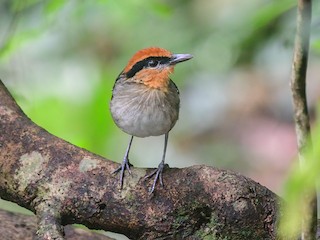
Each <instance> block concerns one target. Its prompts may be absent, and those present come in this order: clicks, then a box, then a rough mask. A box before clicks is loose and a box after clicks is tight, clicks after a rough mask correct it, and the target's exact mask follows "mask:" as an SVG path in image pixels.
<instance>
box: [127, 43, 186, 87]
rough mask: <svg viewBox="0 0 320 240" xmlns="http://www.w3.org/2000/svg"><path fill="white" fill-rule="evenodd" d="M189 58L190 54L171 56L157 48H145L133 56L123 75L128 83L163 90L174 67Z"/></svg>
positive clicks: (164, 50)
mask: <svg viewBox="0 0 320 240" xmlns="http://www.w3.org/2000/svg"><path fill="white" fill-rule="evenodd" d="M191 58H192V55H190V54H173V53H171V52H170V51H168V50H166V49H163V48H159V47H150V48H145V49H142V50H140V51H138V52H136V53H135V54H134V55H133V57H132V58H131V59H130V60H129V62H128V64H127V66H126V67H125V68H124V70H123V74H124V75H125V77H126V79H128V80H129V81H133V82H137V83H142V84H144V85H146V86H147V87H150V88H158V89H163V90H165V89H166V88H167V86H168V83H169V80H170V78H169V75H170V74H171V73H172V72H173V70H174V66H175V65H176V64H177V63H180V62H184V61H187V60H189V59H191Z"/></svg>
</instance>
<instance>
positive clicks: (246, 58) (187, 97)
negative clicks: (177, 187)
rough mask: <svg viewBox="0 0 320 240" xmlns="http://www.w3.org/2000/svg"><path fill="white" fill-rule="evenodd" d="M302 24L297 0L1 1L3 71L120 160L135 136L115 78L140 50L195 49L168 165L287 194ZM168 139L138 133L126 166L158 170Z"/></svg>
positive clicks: (59, 125)
mask: <svg viewBox="0 0 320 240" xmlns="http://www.w3.org/2000/svg"><path fill="white" fill-rule="evenodd" d="M319 10H320V5H319V3H318V2H315V4H314V12H319ZM295 23H296V1H292V0H256V1H252V0H243V1H241V2H240V1H236V0H224V1H222V0H197V1H195V0H185V1H182V0H177V1H169V0H167V1H160V0H157V1H146V0H131V1H115V0H92V1H76V0H69V1H66V0H46V1H44V0H42V1H40V0H24V1H23V0H1V1H0V29H1V31H0V78H1V79H2V81H3V82H4V83H5V85H6V86H7V87H8V88H9V90H10V91H11V93H12V94H13V95H14V97H15V99H16V100H17V102H18V103H19V105H20V106H21V107H22V109H23V110H24V112H25V113H26V114H27V115H28V116H29V117H30V118H31V119H32V120H33V121H34V122H36V123H37V124H38V125H40V126H42V127H43V128H45V129H46V130H48V131H49V132H51V133H52V134H54V135H56V136H58V137H61V138H63V139H65V140H67V141H69V142H71V143H73V144H75V145H77V146H80V147H83V148H86V149H88V150H90V151H92V152H94V153H97V154H99V155H102V156H104V157H106V158H108V159H111V160H114V161H118V162H120V161H121V160H122V157H123V155H124V152H125V149H126V146H127V143H128V141H129V136H128V135H126V134H125V133H123V132H122V131H121V130H120V129H118V128H117V127H116V126H115V124H114V123H113V121H112V118H111V115H110V112H109V109H108V104H109V100H110V97H111V90H112V86H113V84H114V81H115V79H116V77H117V76H118V74H119V73H120V72H121V71H122V69H123V68H124V66H125V65H126V63H127V61H128V60H129V58H131V56H132V55H133V54H134V53H135V52H136V51H137V50H139V49H141V48H145V47H149V46H159V47H163V48H166V49H169V50H171V51H172V52H174V53H190V54H192V55H193V56H194V58H193V59H192V60H191V61H188V62H186V63H184V64H181V65H179V66H177V67H176V70H175V73H174V74H173V75H172V79H173V80H174V81H175V83H176V84H177V86H178V87H179V89H180V93H181V111H180V119H179V121H178V122H177V124H176V126H175V127H174V128H173V130H172V131H171V135H170V138H169V146H168V152H167V158H166V162H167V163H168V164H169V165H170V166H171V167H187V166H191V165H194V164H206V165H210V166H215V167H219V168H224V169H230V170H233V171H237V172H240V173H242V174H244V175H246V176H248V177H251V178H252V179H254V180H255V181H257V182H260V183H261V184H262V185H264V186H266V187H268V188H269V189H271V190H272V191H274V192H276V193H278V194H281V192H282V186H283V182H284V180H285V179H286V177H287V175H288V173H289V170H290V166H291V164H292V162H293V161H294V159H295V157H296V153H297V149H296V139H295V132H294V125H293V121H292V104H291V94H290V89H289V81H290V73H291V72H290V71H291V60H292V49H293V42H294V34H295ZM319 23H320V21H319V18H318V16H315V17H314V19H313V24H312V27H311V29H312V33H311V34H312V39H311V52H310V62H309V69H308V96H309V105H310V110H311V113H313V112H314V108H315V105H316V103H317V101H318V96H319V92H320V87H319V84H318V82H317V81H319V75H320V74H319V72H320V68H319V60H320V58H319V56H320V41H319V35H320V34H319V33H320V31H319ZM0 101H1V100H0ZM163 141H164V137H150V138H144V139H138V138H136V139H135V140H134V142H133V147H132V150H131V163H133V164H134V166H136V167H156V166H157V165H158V163H159V162H160V160H161V153H162V150H163ZM146 144H148V148H146V147H145V146H146Z"/></svg>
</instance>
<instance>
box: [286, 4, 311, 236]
mask: <svg viewBox="0 0 320 240" xmlns="http://www.w3.org/2000/svg"><path fill="white" fill-rule="evenodd" d="M311 10H312V0H298V13H297V32H296V38H295V49H294V56H293V65H292V79H291V90H292V98H293V105H294V120H295V128H296V134H297V142H298V149H299V161H300V164H301V165H302V164H304V163H305V161H306V159H305V150H306V148H307V147H310V145H309V144H311V139H310V120H309V114H308V107H307V106H308V105H307V97H306V72H307V66H308V53H309V39H310V23H311ZM304 203H305V206H307V207H308V208H309V207H310V210H309V211H311V212H310V214H306V215H307V216H303V218H302V231H301V239H302V240H311V239H315V238H316V226H317V225H316V224H317V199H316V192H315V191H313V192H312V194H306V196H305V199H304Z"/></svg>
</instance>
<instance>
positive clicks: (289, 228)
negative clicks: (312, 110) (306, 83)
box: [280, 109, 320, 239]
mask: <svg viewBox="0 0 320 240" xmlns="http://www.w3.org/2000/svg"><path fill="white" fill-rule="evenodd" d="M319 110H320V109H318V113H319ZM317 119H318V120H317V123H316V124H315V127H313V129H312V144H310V143H309V144H308V145H309V147H308V148H307V150H306V153H305V159H304V162H303V163H302V164H298V161H296V164H294V166H293V167H292V170H291V174H290V176H289V178H288V180H287V182H286V184H285V187H284V193H283V198H284V199H285V202H284V203H283V207H282V217H281V222H280V234H281V236H282V237H283V239H298V236H299V233H300V230H301V216H303V215H305V214H311V209H310V206H305V205H306V203H305V202H304V200H305V196H306V195H311V194H312V193H314V191H315V188H316V186H319V183H320V174H319V169H320V161H319V159H320V148H319V146H320V121H319V117H318V118H317ZM311 146H313V147H311ZM302 206H305V208H303V207H302Z"/></svg>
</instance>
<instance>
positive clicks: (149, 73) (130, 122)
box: [109, 47, 193, 193]
mask: <svg viewBox="0 0 320 240" xmlns="http://www.w3.org/2000/svg"><path fill="white" fill-rule="evenodd" d="M192 57H193V56H192V55H191V54H173V53H172V52H170V51H169V50H166V49H164V48H160V47H148V48H144V49H141V50H139V51H138V52H136V53H135V54H134V55H133V56H132V58H131V59H130V60H129V62H128V64H127V65H126V67H125V68H124V69H123V71H122V72H121V73H120V74H119V76H118V77H117V79H116V81H115V83H114V86H113V89H112V97H111V101H110V105H109V107H110V112H111V116H112V118H113V121H114V122H115V124H116V125H117V126H118V127H119V128H120V129H121V130H122V131H124V132H125V133H127V134H129V135H130V136H131V137H130V141H129V144H128V146H127V149H126V152H125V155H124V158H123V161H122V163H121V165H120V166H119V167H118V168H117V169H116V170H115V171H113V173H118V172H120V189H122V187H123V181H124V175H125V171H128V172H129V174H131V170H130V167H131V166H132V164H131V163H130V161H129V152H130V148H131V145H132V141H133V138H134V137H140V138H144V137H149V136H160V135H164V148H163V154H162V159H161V162H160V164H159V165H158V167H157V169H155V170H154V171H153V172H152V173H150V174H149V175H146V176H145V179H148V178H151V177H153V176H155V177H154V180H153V184H152V187H151V189H150V190H149V192H150V193H153V192H154V190H155V187H156V184H157V182H158V181H159V182H160V184H161V186H163V179H162V173H163V169H164V166H165V156H166V151H167V144H168V138H169V132H170V130H171V129H172V128H173V127H174V125H175V123H176V122H177V120H178V117H179V108H180V97H179V90H178V87H177V86H176V84H175V83H174V82H173V81H172V80H171V79H170V74H172V73H173V71H174V67H175V66H176V64H178V63H181V62H184V61H187V60H189V59H191V58H192Z"/></svg>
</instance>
